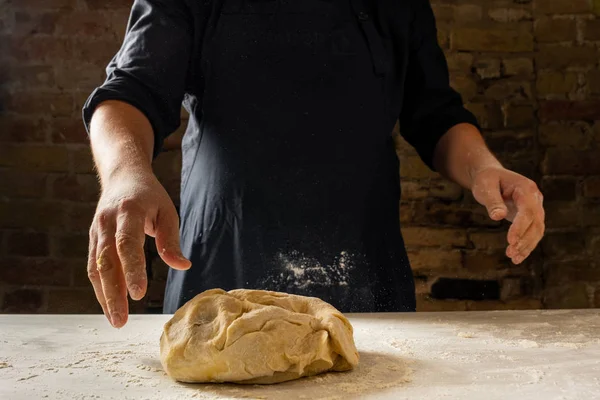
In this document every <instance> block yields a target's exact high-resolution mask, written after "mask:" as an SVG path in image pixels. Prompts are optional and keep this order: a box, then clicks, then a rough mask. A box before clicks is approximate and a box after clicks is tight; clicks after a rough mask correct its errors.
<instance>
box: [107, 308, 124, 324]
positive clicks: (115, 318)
mask: <svg viewBox="0 0 600 400" xmlns="http://www.w3.org/2000/svg"><path fill="white" fill-rule="evenodd" d="M110 319H111V321H112V324H113V326H115V327H116V326H120V325H121V322H122V321H123V320H122V318H121V314H120V313H118V312H113V313H111V314H110Z"/></svg>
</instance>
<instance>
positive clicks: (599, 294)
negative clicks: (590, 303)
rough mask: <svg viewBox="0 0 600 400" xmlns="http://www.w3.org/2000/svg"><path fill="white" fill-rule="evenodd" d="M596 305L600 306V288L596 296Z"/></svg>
mask: <svg viewBox="0 0 600 400" xmlns="http://www.w3.org/2000/svg"><path fill="white" fill-rule="evenodd" d="M594 307H596V308H600V289H598V288H596V295H595V296H594Z"/></svg>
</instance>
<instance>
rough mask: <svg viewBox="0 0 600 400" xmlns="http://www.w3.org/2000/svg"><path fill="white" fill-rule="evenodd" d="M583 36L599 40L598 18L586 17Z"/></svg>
mask: <svg viewBox="0 0 600 400" xmlns="http://www.w3.org/2000/svg"><path fill="white" fill-rule="evenodd" d="M599 12H600V10H599ZM583 37H584V38H585V39H586V40H600V19H598V18H596V19H588V20H586V21H585V28H584V30H583Z"/></svg>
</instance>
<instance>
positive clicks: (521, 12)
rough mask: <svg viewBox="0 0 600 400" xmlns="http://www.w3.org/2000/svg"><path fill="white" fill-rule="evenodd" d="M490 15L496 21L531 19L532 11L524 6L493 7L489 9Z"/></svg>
mask: <svg viewBox="0 0 600 400" xmlns="http://www.w3.org/2000/svg"><path fill="white" fill-rule="evenodd" d="M488 16H489V17H490V19H491V20H492V21H496V22H505V23H506V22H519V21H530V20H531V19H532V16H531V11H529V10H527V9H524V8H493V9H491V10H489V11H488Z"/></svg>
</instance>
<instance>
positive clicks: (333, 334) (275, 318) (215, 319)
mask: <svg viewBox="0 0 600 400" xmlns="http://www.w3.org/2000/svg"><path fill="white" fill-rule="evenodd" d="M352 333H353V331H352V325H350V322H348V320H347V319H346V317H344V316H343V315H342V313H341V312H339V311H338V310H336V309H335V308H334V307H333V306H332V305H330V304H328V303H326V302H324V301H322V300H320V299H318V298H315V297H304V296H296V295H291V294H287V293H278V292H268V291H263V290H246V289H238V290H232V291H230V292H226V291H224V290H221V289H212V290H207V291H205V292H203V293H201V294H199V295H197V296H196V297H194V298H193V299H192V300H190V301H188V302H187V303H186V304H185V305H184V306H183V307H181V308H180V309H179V310H177V312H176V313H175V315H174V316H173V318H172V319H171V320H170V321H169V322H167V323H166V324H165V327H164V331H163V334H162V336H161V338H160V358H161V362H162V365H163V368H164V370H165V371H166V372H167V373H168V374H169V376H171V377H172V378H173V379H176V380H178V381H181V382H237V383H252V384H256V383H258V384H263V383H277V382H283V381H288V380H291V379H297V378H300V377H303V376H310V375H316V374H319V373H321V372H325V371H347V370H350V369H352V368H354V367H355V366H356V365H357V364H358V352H357V351H356V346H355V345H354V338H353V336H352Z"/></svg>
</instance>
